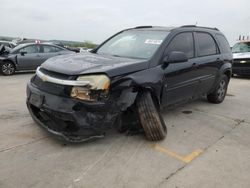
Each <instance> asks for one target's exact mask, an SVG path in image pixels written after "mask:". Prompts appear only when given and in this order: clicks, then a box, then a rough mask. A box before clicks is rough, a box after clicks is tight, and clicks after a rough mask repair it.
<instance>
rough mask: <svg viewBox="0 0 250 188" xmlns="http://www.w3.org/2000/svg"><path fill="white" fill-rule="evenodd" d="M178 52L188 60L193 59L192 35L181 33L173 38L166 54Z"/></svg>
mask: <svg viewBox="0 0 250 188" xmlns="http://www.w3.org/2000/svg"><path fill="white" fill-rule="evenodd" d="M172 51H180V52H183V53H185V54H186V55H187V57H188V58H192V57H194V40H193V34H192V33H181V34H178V35H177V36H175V37H174V39H173V40H172V41H171V42H170V44H169V46H168V47H167V52H168V53H170V52H172Z"/></svg>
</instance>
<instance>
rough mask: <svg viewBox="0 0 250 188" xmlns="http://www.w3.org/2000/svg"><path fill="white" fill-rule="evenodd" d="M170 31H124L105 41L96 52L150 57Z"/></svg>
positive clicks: (140, 57) (129, 56)
mask: <svg viewBox="0 0 250 188" xmlns="http://www.w3.org/2000/svg"><path fill="white" fill-rule="evenodd" d="M168 33H169V32H166V31H142V30H129V31H124V32H122V33H120V34H118V35H116V36H115V37H113V38H111V39H110V40H109V41H107V42H106V43H104V44H103V45H102V46H101V47H100V48H99V49H98V50H97V52H96V53H97V54H108V55H113V56H118V57H127V58H135V59H149V58H151V57H152V56H153V54H154V53H155V51H156V50H157V49H158V48H159V46H160V45H161V43H162V42H163V40H164V39H165V38H166V36H167V35H168Z"/></svg>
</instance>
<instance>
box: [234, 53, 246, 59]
mask: <svg viewBox="0 0 250 188" xmlns="http://www.w3.org/2000/svg"><path fill="white" fill-rule="evenodd" d="M233 58H234V59H248V58H249V59H250V52H245V53H233Z"/></svg>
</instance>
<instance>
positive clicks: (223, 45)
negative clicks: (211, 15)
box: [216, 34, 231, 53]
mask: <svg viewBox="0 0 250 188" xmlns="http://www.w3.org/2000/svg"><path fill="white" fill-rule="evenodd" d="M216 36H217V39H218V41H219V44H220V50H221V52H222V53H231V48H230V45H229V43H228V41H227V39H226V38H225V37H224V36H223V35H219V34H217V35H216Z"/></svg>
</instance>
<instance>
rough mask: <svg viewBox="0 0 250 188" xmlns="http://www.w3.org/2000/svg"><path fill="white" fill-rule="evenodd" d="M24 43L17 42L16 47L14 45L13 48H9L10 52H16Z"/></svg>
mask: <svg viewBox="0 0 250 188" xmlns="http://www.w3.org/2000/svg"><path fill="white" fill-rule="evenodd" d="M25 45H26V44H19V45H17V46H16V47H14V48H12V49H11V50H10V53H14V52H16V51H17V50H19V49H20V48H22V47H24V46H25Z"/></svg>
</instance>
